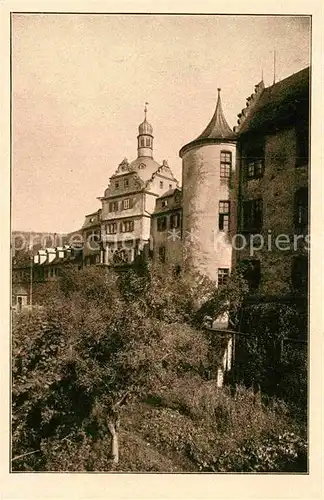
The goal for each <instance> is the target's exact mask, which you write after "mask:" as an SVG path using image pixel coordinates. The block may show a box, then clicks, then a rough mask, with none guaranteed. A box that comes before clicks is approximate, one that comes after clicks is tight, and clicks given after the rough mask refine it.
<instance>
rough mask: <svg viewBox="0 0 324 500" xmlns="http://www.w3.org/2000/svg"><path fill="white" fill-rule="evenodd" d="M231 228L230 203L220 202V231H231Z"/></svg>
mask: <svg viewBox="0 0 324 500" xmlns="http://www.w3.org/2000/svg"><path fill="white" fill-rule="evenodd" d="M229 227H230V202H229V201H220V202H219V215H218V228H219V230H220V231H229Z"/></svg>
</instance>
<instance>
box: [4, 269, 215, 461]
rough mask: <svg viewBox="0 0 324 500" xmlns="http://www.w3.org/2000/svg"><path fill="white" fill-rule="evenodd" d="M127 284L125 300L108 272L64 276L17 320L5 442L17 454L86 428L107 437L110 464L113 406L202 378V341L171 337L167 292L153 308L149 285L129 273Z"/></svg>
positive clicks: (195, 336) (116, 416) (180, 328)
mask: <svg viewBox="0 0 324 500" xmlns="http://www.w3.org/2000/svg"><path fill="white" fill-rule="evenodd" d="M128 278H129V280H130V285H131V286H130V290H131V292H128V293H126V290H125V289H123V279H120V278H118V276H117V275H115V274H113V273H111V272H102V271H101V270H99V269H90V270H85V271H83V272H74V271H73V270H69V271H68V272H67V273H65V274H64V275H63V276H62V280H61V291H60V293H59V294H58V295H57V296H56V297H55V298H53V302H52V304H51V306H50V307H48V308H45V309H44V310H43V311H41V312H37V313H36V312H35V313H28V314H26V315H23V316H21V317H20V319H17V324H15V327H14V342H13V357H14V362H13V382H14V390H13V413H14V418H13V433H14V435H15V436H16V442H18V443H19V444H18V448H19V446H24V447H25V449H27V450H28V451H27V452H29V451H32V450H31V448H35V447H36V448H37V447H40V446H41V442H42V440H43V439H45V438H48V437H50V436H52V435H53V434H56V436H57V437H58V439H65V438H66V436H67V435H68V434H69V433H70V432H71V431H74V432H75V431H76V428H78V427H79V428H80V427H82V428H83V427H84V428H85V427H87V426H88V427H89V426H91V425H92V426H95V427H96V429H97V435H99V436H105V435H106V434H107V431H109V433H110V434H111V438H112V439H111V442H112V448H111V456H112V461H113V463H114V464H115V465H116V464H117V463H118V458H119V449H118V431H119V425H120V412H121V408H122V406H123V405H124V404H125V403H126V402H127V401H128V400H130V399H133V398H138V397H147V396H148V395H149V394H151V393H152V394H153V393H158V392H159V391H160V390H162V388H163V387H164V386H167V385H168V384H170V383H172V381H174V380H175V379H176V378H177V377H178V376H181V374H183V373H188V372H194V373H204V372H205V371H206V363H207V362H208V358H207V353H208V341H207V339H206V338H205V337H204V335H203V334H202V333H201V332H199V331H195V330H193V329H192V328H191V327H190V326H187V325H180V324H179V323H178V324H177V325H176V328H175V325H174V323H172V322H171V319H172V317H173V316H172V315H173V314H176V313H174V311H176V308H174V307H173V304H172V307H171V305H170V309H171V311H168V308H167V307H166V305H167V303H168V300H167V298H168V297H169V295H168V294H169V292H170V290H169V288H168V284H167V285H166V287H165V288H166V290H168V292H165V293H164V294H163V297H164V298H163V300H162V302H161V301H160V299H161V297H156V295H155V292H154V290H155V288H154V287H155V281H154V280H155V278H154V277H150V279H149V283H150V284H151V288H150V287H149V286H148V282H145V283H144V282H143V280H141V279H140V278H139V279H138V280H136V279H135V277H134V276H132V274H130V275H129V276H128ZM145 280H147V277H146V278H145ZM143 287H144V290H145V292H144V294H143V295H142V293H138V292H142V291H143ZM130 299H131V300H130ZM162 307H163V311H164V313H165V314H166V317H167V321H164V320H163V319H162V318H161V310H162V309H161V308H162ZM175 317H176V316H174V317H173V319H174V318H175ZM22 422H24V424H23V425H22ZM17 452H18V450H17Z"/></svg>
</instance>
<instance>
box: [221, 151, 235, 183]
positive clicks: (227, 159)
mask: <svg viewBox="0 0 324 500" xmlns="http://www.w3.org/2000/svg"><path fill="white" fill-rule="evenodd" d="M231 171H232V153H231V152H230V151H221V154H220V177H221V179H229V178H230V177H231Z"/></svg>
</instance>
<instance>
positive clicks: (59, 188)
mask: <svg viewBox="0 0 324 500" xmlns="http://www.w3.org/2000/svg"><path fill="white" fill-rule="evenodd" d="M311 34H312V17H311V16H310V15H306V14H305V15H299V14H298V15H297V14H295V15H293V14H292V15H279V14H278V15H270V14H268V15H266V14H263V15H257V14H216V13H215V14H185V13H178V14H177V13H173V14H171V13H170V14H158V13H156V14H154V13H140V14H136V13H94V12H89V13H87V12H83V13H82V12H78V13H77V12H74V13H73V12H70V13H68V12H43V13H42V12H30V13H28V12H13V13H11V17H10V49H11V50H10V86H11V90H10V97H11V333H10V341H11V346H10V347H11V353H10V356H11V383H10V394H11V396H10V397H11V401H10V472H11V473H26V472H28V473H31V472H56V473H63V472H64V473H67V472H79V473H94V472H102V473H107V474H110V473H117V472H118V473H124V474H130V473H155V474H156V473H160V474H163V473H169V474H170V473H171V474H179V473H187V474H190V473H200V474H207V473H209V474H235V473H236V474H237V473H250V474H251V473H260V474H264V473H271V474H291V475H292V474H294V475H307V474H309V431H310V429H309V370H310V363H309V329H310V328H309V327H310V321H309V301H310V293H309V281H310V280H309V268H310V267H309V266H310V259H309V254H310V216H309V214H310V210H309V207H310V199H311V189H310V173H311V165H310V158H311V151H310V149H311V148H310V144H311V141H310V137H311V123H312V114H311V109H312V108H311V104H312V101H311V97H312V92H311V79H312V64H311V62H312V53H311V51H312V46H311ZM292 481H294V479H293V478H292Z"/></svg>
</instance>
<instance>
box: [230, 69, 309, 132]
mask: <svg viewBox="0 0 324 500" xmlns="http://www.w3.org/2000/svg"><path fill="white" fill-rule="evenodd" d="M309 70H310V68H309V67H308V68H305V69H303V70H301V71H298V73H294V74H293V75H291V76H289V77H287V78H285V79H284V80H281V81H280V82H278V83H275V84H274V85H271V86H270V87H266V88H265V89H263V90H262V92H260V94H259V96H258V97H257V99H256V101H255V102H254V103H253V105H252V106H248V107H246V108H245V109H244V110H242V113H241V114H240V115H239V117H240V120H239V125H238V127H237V128H236V131H237V134H238V135H241V134H245V133H247V132H251V131H254V130H260V129H261V128H263V127H265V128H267V129H268V130H269V127H271V126H272V125H280V124H283V123H287V122H289V121H294V122H296V121H297V120H298V118H299V117H301V116H303V117H305V116H306V117H307V116H308V108H309V77H310V71H309ZM241 117H242V118H241Z"/></svg>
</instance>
